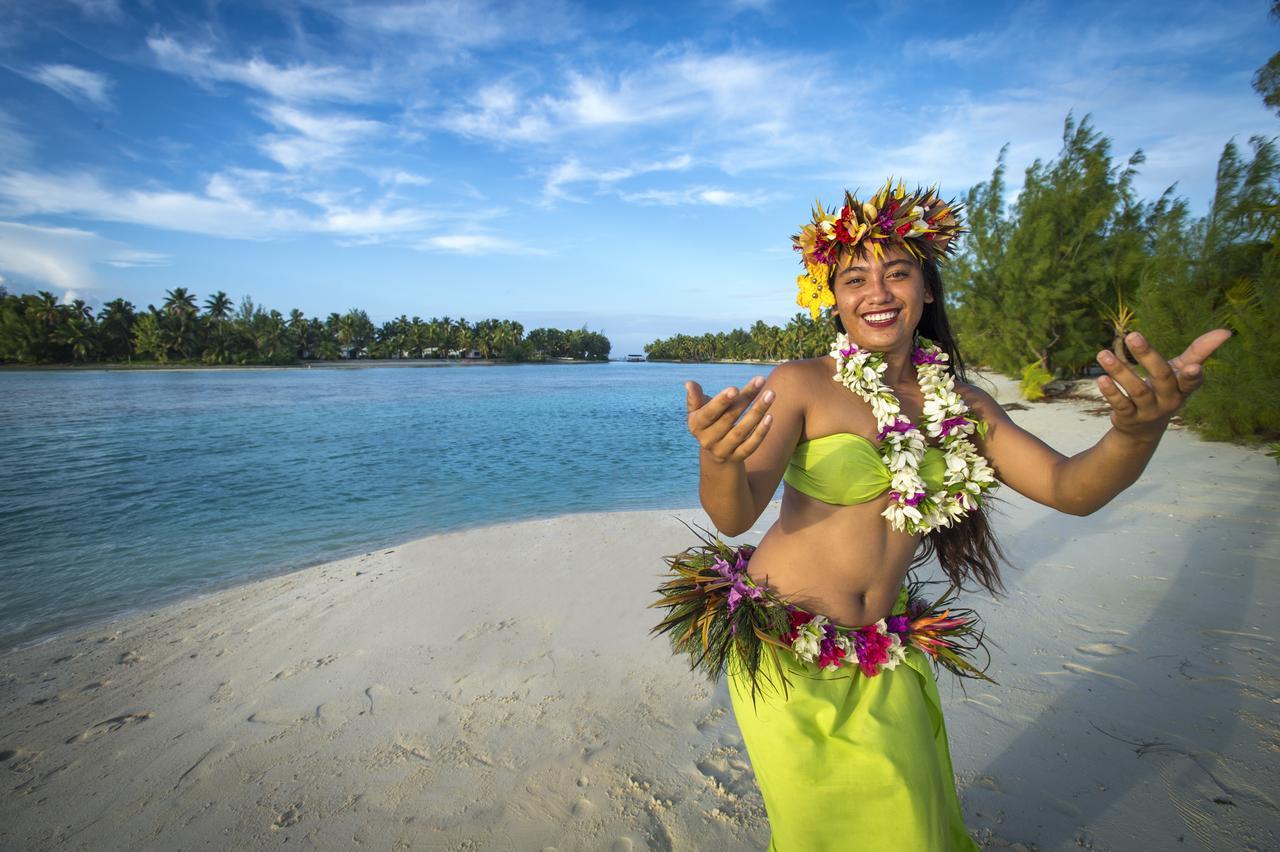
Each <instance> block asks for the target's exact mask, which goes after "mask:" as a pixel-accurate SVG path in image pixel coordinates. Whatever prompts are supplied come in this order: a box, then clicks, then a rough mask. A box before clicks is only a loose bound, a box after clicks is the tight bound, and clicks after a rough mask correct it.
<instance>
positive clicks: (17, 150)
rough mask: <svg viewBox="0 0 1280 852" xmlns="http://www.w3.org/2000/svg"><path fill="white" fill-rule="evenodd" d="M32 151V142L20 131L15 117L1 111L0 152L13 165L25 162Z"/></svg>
mask: <svg viewBox="0 0 1280 852" xmlns="http://www.w3.org/2000/svg"><path fill="white" fill-rule="evenodd" d="M31 150H32V145H31V140H30V139H28V138H27V137H26V136H25V135H24V134H23V133H22V131H20V130H19V129H18V122H17V121H16V120H14V118H13V116H11V115H9V113H7V112H5V111H4V110H3V109H0V151H4V156H5V158H6V159H7V160H8V161H9V162H10V163H11V164H17V163H21V162H24V161H25V160H26V159H27V158H28V156H29V155H30V153H31Z"/></svg>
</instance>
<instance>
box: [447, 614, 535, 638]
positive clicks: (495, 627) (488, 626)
mask: <svg viewBox="0 0 1280 852" xmlns="http://www.w3.org/2000/svg"><path fill="white" fill-rule="evenodd" d="M519 623H520V619H518V618H504V619H503V620H502V621H499V622H498V623H497V624H494V623H493V622H490V621H486V622H484V623H483V624H477V625H476V626H475V627H473V628H471V629H470V630H468V631H467V632H466V633H463V634H462V635H461V636H459V637H458V638H457V640H456V641H458V642H469V641H471V640H472V639H479V638H480V637H482V636H488V635H490V634H492V633H497V632H498V631H500V630H508V629H510V628H512V627H515V626H516V625H517V624H519Z"/></svg>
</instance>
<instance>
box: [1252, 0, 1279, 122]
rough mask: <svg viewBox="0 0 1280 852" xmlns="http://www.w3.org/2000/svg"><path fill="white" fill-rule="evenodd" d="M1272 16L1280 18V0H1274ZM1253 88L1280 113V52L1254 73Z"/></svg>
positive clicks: (1269, 105)
mask: <svg viewBox="0 0 1280 852" xmlns="http://www.w3.org/2000/svg"><path fill="white" fill-rule="evenodd" d="M1271 17H1273V18H1276V19H1278V20H1280V0H1272V2H1271ZM1253 90H1254V91H1255V92H1257V93H1258V94H1259V95H1261V96H1262V102H1263V103H1264V104H1266V105H1267V106H1268V107H1270V108H1271V109H1273V110H1275V111H1276V114H1277V115H1280V52H1277V53H1273V54H1271V58H1270V59H1268V60H1267V64H1266V65H1263V66H1262V67H1261V68H1259V69H1258V72H1257V73H1256V74H1254V75H1253Z"/></svg>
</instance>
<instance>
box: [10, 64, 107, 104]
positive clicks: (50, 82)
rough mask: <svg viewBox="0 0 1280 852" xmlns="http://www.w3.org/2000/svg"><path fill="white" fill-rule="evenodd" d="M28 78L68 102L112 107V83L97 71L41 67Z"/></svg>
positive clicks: (59, 66) (64, 66)
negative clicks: (109, 93)
mask: <svg viewBox="0 0 1280 852" xmlns="http://www.w3.org/2000/svg"><path fill="white" fill-rule="evenodd" d="M26 76H27V77H28V78H30V79H32V80H34V81H35V82H37V83H40V84H41V85H44V86H48V87H49V88H50V89H53V90H54V91H55V92H57V93H58V94H60V95H62V96H63V97H64V98H67V99H68V100H72V101H76V102H77V103H86V104H89V105H91V106H96V107H99V108H101V109H109V108H110V107H111V98H110V96H109V95H108V93H107V92H108V89H110V88H111V81H110V80H109V79H108V78H107V76H106V75H105V74H100V73H98V72H97V71H89V70H87V69H85V68H77V67H76V66H74V65H41V66H40V67H38V68H34V69H32V70H31V71H28V72H26Z"/></svg>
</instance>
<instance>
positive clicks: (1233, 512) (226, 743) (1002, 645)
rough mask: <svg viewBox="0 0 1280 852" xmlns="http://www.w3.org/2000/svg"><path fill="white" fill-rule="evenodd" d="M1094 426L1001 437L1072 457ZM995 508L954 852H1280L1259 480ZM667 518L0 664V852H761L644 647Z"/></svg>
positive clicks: (208, 604) (734, 738)
mask: <svg viewBox="0 0 1280 852" xmlns="http://www.w3.org/2000/svg"><path fill="white" fill-rule="evenodd" d="M1001 395H1002V396H1003V397H1004V398H1005V399H1007V400H1011V399H1012V396H1011V395H1010V390H1009V387H1008V386H1007V385H1001ZM1098 405H1099V404H1098V403H1091V402H1088V401H1083V400H1076V401H1060V402H1054V403H1050V404H1045V405H1028V406H1027V407H1026V408H1025V409H1022V410H1015V411H1014V412H1013V416H1014V417H1015V418H1016V419H1017V420H1019V421H1020V422H1021V423H1023V424H1024V425H1025V426H1027V427H1028V428H1029V429H1031V430H1032V431H1033V432H1035V433H1036V434H1039V435H1041V436H1042V437H1044V438H1045V440H1047V441H1048V442H1049V443H1050V444H1052V445H1053V446H1054V447H1056V448H1058V449H1059V450H1061V451H1063V452H1067V453H1071V452H1076V451H1078V450H1080V449H1082V448H1084V447H1086V446H1088V445H1089V444H1090V443H1092V442H1093V441H1094V440H1096V438H1097V437H1098V436H1099V435H1101V434H1102V432H1104V431H1105V429H1106V428H1107V426H1108V422H1107V420H1106V419H1105V418H1104V417H1100V416H1097V415H1096V414H1093V413H1090V409H1095V408H1097V407H1098ZM693 463H694V455H693V453H692V447H691V452H690V464H693ZM1001 496H1002V497H1003V500H1004V503H1003V505H1002V508H1001V510H1000V513H999V516H998V517H997V519H996V525H997V530H998V532H999V534H1000V535H1001V540H1002V542H1003V544H1004V547H1005V548H1006V550H1007V551H1008V554H1009V557H1010V562H1011V565H1010V567H1008V568H1007V569H1006V579H1007V584H1008V588H1009V594H1008V596H1007V597H1005V598H1004V599H1002V600H1000V601H998V602H993V601H991V600H989V599H988V598H987V597H986V596H983V595H976V594H975V595H969V596H967V597H966V598H965V599H964V600H965V603H966V604H969V605H972V606H973V607H975V608H976V609H977V610H978V611H979V612H981V613H982V614H983V616H984V618H985V620H986V624H987V630H988V635H989V636H990V638H991V639H992V640H994V642H995V643H997V644H998V646H999V647H997V648H993V662H992V667H991V669H990V674H991V675H992V676H993V677H994V678H995V679H996V680H997V681H999V685H998V686H991V685H978V684H974V683H970V684H968V685H967V690H962V689H961V688H960V687H959V686H958V685H956V684H955V683H954V682H953V681H954V679H953V678H952V677H951V676H950V675H948V674H946V673H945V672H944V673H943V675H942V677H941V680H940V687H941V693H942V697H943V700H944V702H945V704H946V711H947V718H948V726H949V731H950V736H951V745H952V753H953V756H954V762H955V767H956V771H957V774H958V780H959V785H960V791H961V797H962V802H963V806H964V811H965V817H966V822H967V824H968V826H969V829H970V831H971V832H972V833H973V835H974V836H975V838H976V839H977V840H978V841H979V842H980V843H981V844H983V845H984V846H986V847H989V848H1014V849H1041V850H1055V849H1077V848H1082V847H1083V848H1088V849H1112V850H1139V849H1142V850H1146V849H1188V850H1193V849H1227V848H1230V849H1252V850H1263V849H1277V848H1280V793H1278V792H1277V791H1280V663H1278V662H1277V656H1276V652H1277V639H1278V638H1280V624H1277V619H1278V618H1280V611H1278V609H1277V604H1280V525H1277V524H1276V521H1275V519H1276V516H1277V514H1278V513H1280V467H1278V466H1277V465H1276V464H1275V462H1274V461H1273V460H1271V459H1269V458H1267V457H1266V456H1264V455H1263V454H1262V453H1261V452H1258V451H1256V450H1250V449H1245V448H1241V447H1236V446H1232V445H1227V444H1211V443H1204V442H1202V441H1200V440H1199V439H1198V438H1197V437H1196V436H1195V435H1193V434H1192V433H1190V432H1188V431H1186V430H1182V429H1177V428H1175V429H1173V430H1171V431H1170V432H1169V434H1168V435H1166V437H1165V439H1164V441H1163V443H1162V445H1161V448H1160V450H1159V452H1158V453H1157V455H1156V457H1155V459H1154V460H1153V462H1152V463H1151V465H1150V467H1149V468H1148V470H1147V472H1146V474H1145V475H1144V476H1143V478H1142V479H1141V480H1140V481H1139V482H1138V483H1137V485H1135V486H1134V487H1133V488H1131V489H1130V490H1129V491H1128V492H1126V493H1125V494H1123V495H1121V496H1120V497H1119V498H1118V499H1117V500H1115V501H1114V502H1113V503H1112V504H1111V505H1110V506H1108V507H1107V508H1105V509H1103V510H1102V511H1100V512H1098V513H1097V514H1095V515H1093V516H1090V517H1087V518H1074V517H1067V516H1062V515H1057V514H1054V513H1052V512H1050V511H1049V510H1046V509H1044V508H1042V507H1040V506H1037V505H1034V504H1031V503H1029V502H1028V501H1026V500H1023V499H1022V498H1020V497H1018V496H1017V495H1015V494H1013V493H1012V492H1011V491H1009V490H1008V489H1004V490H1003V491H1002V492H1001ZM775 515H776V506H775V507H773V508H771V509H770V510H769V512H767V513H766V515H765V517H763V518H762V519H761V520H760V522H759V524H758V525H757V527H756V529H754V530H753V531H752V532H751V533H749V534H748V535H746V536H743V537H742V540H745V541H757V540H758V539H759V537H760V536H761V535H762V534H763V532H764V530H765V529H766V528H767V526H768V524H769V523H770V522H771V521H772V519H773V517H774V516H775ZM681 520H684V521H688V522H691V523H700V524H703V525H705V524H707V520H706V518H705V516H704V515H703V514H702V512H701V511H700V510H698V509H681V510H674V511H645V512H622V513H606V514H590V515H573V516H567V517H561V518H555V519H550V520H538V521H531V522H526V523H519V524H512V525H505V526H498V527H488V528H481V529H474V530H468V531H463V532H455V533H450V534H445V535H438V536H433V537H430V538H426V539H422V540H419V541H414V542H410V543H407V544H401V545H397V546H395V547H386V548H382V549H379V550H377V551H375V552H372V553H368V554H366V555H364V556H359V557H355V558H351V559H346V560H343V561H340V562H333V563H330V564H326V565H320V566H316V567H312V568H307V569H305V570H301V571H297V572H295V573H291V574H288V575H285V576H279V577H275V578H272V579H268V580H264V581H260V582H253V583H248V584H245V585H241V586H238V587H235V588H232V589H229V590H225V591H221V592H218V593H216V594H213V595H210V596H206V597H204V598H201V599H198V600H195V601H189V602H185V603H181V604H176V605H171V606H167V607H164V608H162V609H158V610H156V611H154V612H150V613H147V614H144V615H141V616H136V617H130V618H128V619H125V620H121V621H118V622H115V623H112V624H110V625H108V626H106V627H98V628H96V629H92V630H87V631H80V632H73V633H69V634H67V635H65V636H61V637H59V638H56V639H54V640H51V641H48V642H46V643H44V644H41V645H37V646H33V647H27V648H21V649H17V650H12V651H9V652H6V653H4V654H0V779H3V781H4V787H3V794H2V795H0V847H2V848H4V849H14V850H39V849H52V848H55V847H56V848H59V849H68V850H75V849H85V850H109V849H130V850H138V849H276V848H291V849H292V848H317V849H351V848H357V847H359V848H369V849H402V848H403V849H427V850H434V849H441V850H473V849H474V850H479V849H485V850H488V849H498V850H503V849H518V850H527V849H533V850H538V849H558V850H596V849H599V850H628V849H631V850H645V849H650V850H658V849H661V850H689V849H702V850H738V849H743V850H746V849H762V848H764V847H765V846H766V844H767V843H768V837H769V830H768V825H767V822H766V820H765V815H764V809H763V806H762V803H761V800H760V797H759V794H758V793H757V791H756V789H755V786H754V782H753V777H752V774H751V770H750V766H749V764H748V762H747V755H746V753H745V749H744V747H743V744H742V740H741V738H740V736H739V735H738V732H737V728H736V724H735V722H734V719H733V714H732V712H731V710H730V709H729V701H728V694H727V692H726V689H725V686H724V684H719V685H712V684H709V683H707V682H705V681H704V680H703V679H702V678H701V676H699V675H695V674H692V673H690V672H689V671H688V669H687V666H686V664H685V662H684V661H683V660H681V659H676V658H673V657H672V656H671V654H670V652H669V649H668V646H667V643H666V641H665V640H664V639H652V638H650V637H649V636H648V631H649V628H650V627H651V626H652V625H653V624H654V623H655V622H656V621H657V620H658V618H659V614H658V611H656V610H652V609H647V605H648V604H649V603H650V601H652V600H653V598H654V595H653V593H652V590H653V589H654V588H655V587H656V586H657V584H658V583H659V574H660V572H661V569H662V567H663V566H662V563H661V557H662V556H663V555H665V554H670V553H674V552H676V551H679V550H681V549H683V548H684V547H686V546H688V545H690V544H691V543H693V539H692V536H691V535H690V533H689V532H688V531H687V530H686V529H685V527H684V526H683V525H682V524H681V522H680V521H681ZM850 806H851V807H856V806H857V802H856V800H853V801H851V802H850ZM904 852H905V850H904Z"/></svg>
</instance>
